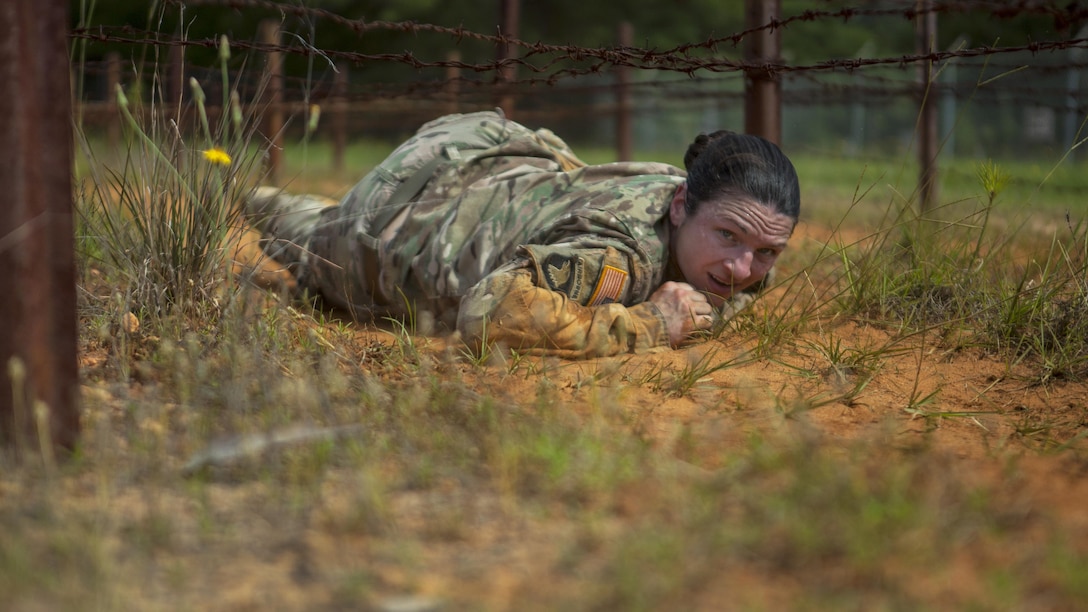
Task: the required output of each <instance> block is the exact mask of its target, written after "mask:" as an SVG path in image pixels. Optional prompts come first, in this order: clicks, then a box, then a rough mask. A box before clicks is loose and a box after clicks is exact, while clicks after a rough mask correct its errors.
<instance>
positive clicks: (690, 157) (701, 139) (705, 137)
mask: <svg viewBox="0 0 1088 612" xmlns="http://www.w3.org/2000/svg"><path fill="white" fill-rule="evenodd" d="M727 136H736V132H733V131H731V130H718V131H716V132H711V133H709V134H699V135H698V136H696V137H695V141H694V142H692V143H691V144H690V145H688V150H687V151H686V152H685V153H684V169H686V170H687V171H689V172H690V171H691V164H692V163H693V162H694V161H695V158H697V157H699V155H700V154H702V152H703V151H705V150H706V148H707V147H708V146H710V143H712V142H714V141H715V140H717V139H719V138H725V137H727Z"/></svg>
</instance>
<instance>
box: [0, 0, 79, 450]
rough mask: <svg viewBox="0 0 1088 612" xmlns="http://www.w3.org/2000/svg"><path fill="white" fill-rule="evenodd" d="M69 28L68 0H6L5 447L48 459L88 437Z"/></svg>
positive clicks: (1, 250)
mask: <svg viewBox="0 0 1088 612" xmlns="http://www.w3.org/2000/svg"><path fill="white" fill-rule="evenodd" d="M67 33H68V2H67V0H8V1H7V2H3V3H0V83H17V84H18V92H15V91H9V92H8V94H7V95H3V96H0V117H4V121H0V185H3V188H4V190H5V193H6V196H7V197H6V198H5V205H4V206H0V286H2V287H4V288H5V295H4V297H3V298H2V299H0V326H2V327H3V330H2V332H0V445H10V444H13V443H14V444H15V446H16V447H17V448H33V449H34V450H35V451H40V452H41V453H42V455H43V456H42V458H43V460H49V459H51V458H52V457H53V455H52V452H53V446H54V445H56V446H60V447H62V448H68V449H70V448H72V447H74V446H75V443H76V440H77V438H78V435H79V405H78V404H79V384H78V373H79V369H78V365H77V362H76V338H77V326H76V312H75V308H76V286H75V283H76V274H75V255H74V250H75V249H74V240H73V224H72V181H71V172H72V106H71V105H72V101H71V88H70V83H69V62H68V53H67V49H68V44H67V43H68V41H67V40H66V37H67ZM16 94H17V95H16ZM13 365H14V367H13ZM50 441H51V442H52V444H49V443H48V442H50ZM29 445H32V446H29Z"/></svg>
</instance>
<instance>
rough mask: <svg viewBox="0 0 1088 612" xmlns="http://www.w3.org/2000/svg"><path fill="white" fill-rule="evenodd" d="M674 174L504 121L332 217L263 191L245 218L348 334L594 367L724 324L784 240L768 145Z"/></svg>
mask: <svg viewBox="0 0 1088 612" xmlns="http://www.w3.org/2000/svg"><path fill="white" fill-rule="evenodd" d="M684 166H685V167H686V172H685V171H684V170H681V169H679V168H676V167H674V166H671V165H668V164H663V163H653V162H619V163H610V164H602V165H595V166H587V165H586V164H585V163H583V162H581V161H580V160H579V159H578V158H577V157H575V155H574V154H573V153H572V152H571V150H570V148H569V147H568V146H567V145H566V144H565V143H564V142H563V141H562V140H560V139H559V138H557V137H556V136H555V135H554V134H552V133H551V132H550V131H548V130H536V131H533V130H530V129H528V128H526V127H524V126H522V125H519V124H517V123H515V122H513V121H509V120H507V119H505V118H504V117H503V116H502V114H501V113H500V112H492V111H487V112H478V113H471V114H464V115H450V116H446V117H441V118H439V119H436V120H434V121H431V122H429V123H427V124H425V125H424V126H423V127H421V128H420V129H419V131H418V132H417V133H416V135H415V136H413V137H412V138H411V139H409V140H408V141H407V142H405V143H404V144H402V145H401V146H400V147H398V148H397V149H396V150H395V151H393V153H392V154H391V155H390V156H389V157H388V158H387V159H386V160H385V161H384V162H383V163H382V164H381V165H379V166H378V167H376V168H375V169H374V170H372V171H371V172H370V173H368V174H367V175H366V176H365V177H363V179H362V180H361V181H360V182H359V183H358V184H357V185H356V186H355V187H354V188H353V189H352V190H351V192H349V193H348V194H347V195H346V196H345V197H344V198H343V200H341V201H340V203H339V204H338V205H332V206H330V205H328V204H329V201H328V200H327V199H325V198H321V197H317V196H292V195H288V194H285V193H282V192H281V191H279V190H278V189H275V188H271V187H262V188H260V189H258V190H257V191H256V192H255V193H254V194H253V196H252V197H251V198H250V199H249V200H248V201H247V203H246V214H247V217H248V218H249V219H250V220H251V222H252V223H253V224H254V225H255V226H256V228H257V229H258V230H260V231H261V232H262V234H263V237H264V241H263V245H264V249H265V252H266V253H268V254H270V255H272V256H273V257H275V258H276V259H277V260H279V261H280V262H281V263H284V264H286V265H287V266H288V267H289V269H290V270H291V271H292V273H293V274H294V275H295V277H296V278H297V280H298V282H299V287H300V288H307V289H309V290H311V291H313V292H317V293H320V294H321V295H322V297H323V298H324V299H325V300H327V301H328V302H330V303H331V304H333V305H336V306H339V307H342V308H345V309H348V310H350V311H351V312H352V313H353V314H354V315H356V316H357V317H360V318H363V317H374V316H381V317H384V316H394V317H395V316H405V315H407V314H408V313H409V312H410V311H415V312H417V313H418V312H423V311H426V312H429V313H431V314H432V315H433V316H434V318H435V320H436V321H438V322H441V323H442V324H444V325H447V326H456V329H458V330H459V331H460V332H461V334H462V336H463V338H464V339H465V341H466V342H469V343H479V342H482V341H484V340H485V339H486V341H487V342H494V343H499V344H501V345H503V346H505V347H508V348H513V349H518V350H521V351H530V352H533V351H535V352H542V353H548V354H554V355H559V356H563V357H570V358H578V357H597V356H605V355H614V354H618V353H625V352H639V351H645V350H649V349H652V348H655V347H668V346H673V347H675V346H678V345H679V344H681V343H682V342H683V341H684V340H685V339H687V338H688V337H689V336H690V335H691V334H692V333H694V332H696V331H699V330H704V329H708V328H710V327H711V326H712V324H713V323H714V321H715V319H716V317H730V316H732V315H733V314H735V313H736V311H737V310H739V309H740V308H742V307H744V306H745V305H747V304H748V303H749V302H750V301H751V299H752V297H753V296H754V295H755V294H756V293H758V292H759V291H760V290H762V288H763V287H764V285H766V284H767V282H769V274H770V273H771V271H772V268H773V266H774V263H775V260H776V259H777V258H778V256H779V254H780V253H781V252H782V250H783V249H785V248H786V243H787V241H788V240H789V238H790V236H791V235H792V233H793V229H794V227H795V225H796V224H797V219H798V215H799V213H800V189H799V185H798V181H797V173H796V171H795V170H794V167H793V164H792V163H791V162H790V161H789V159H788V158H787V157H786V156H785V155H784V154H783V153H782V151H781V150H780V149H779V148H778V147H777V146H775V145H774V144H773V143H770V142H768V141H766V140H764V139H762V138H759V137H756V136H749V135H742V134H736V133H733V132H728V131H718V132H714V133H712V134H708V135H700V136H698V137H697V138H696V139H695V141H694V142H693V143H692V144H691V145H690V146H689V147H688V150H687V152H686V154H685V156H684Z"/></svg>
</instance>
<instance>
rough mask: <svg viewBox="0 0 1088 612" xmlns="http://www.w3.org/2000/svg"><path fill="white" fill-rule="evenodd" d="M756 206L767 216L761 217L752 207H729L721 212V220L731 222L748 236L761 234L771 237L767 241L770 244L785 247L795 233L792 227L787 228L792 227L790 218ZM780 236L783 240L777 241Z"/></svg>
mask: <svg viewBox="0 0 1088 612" xmlns="http://www.w3.org/2000/svg"><path fill="white" fill-rule="evenodd" d="M753 204H755V203H753ZM755 205H756V206H759V207H760V208H761V209H762V211H761V212H765V213H767V214H765V215H761V214H759V213H757V212H753V211H752V208H751V206H743V207H742V208H741V209H740V210H738V209H737V207H735V206H729V207H727V208H724V209H723V210H722V211H721V212H722V214H721V218H722V220H725V221H731V222H732V223H733V224H734V225H736V226H737V229H739V230H740V232H741V233H742V234H744V235H746V236H751V235H753V234H755V233H760V234H762V235H765V236H768V237H769V240H767V242H768V243H769V244H772V245H774V246H777V247H784V246H785V245H786V243H787V242H788V241H789V237H790V234H792V233H793V232H792V227H787V226H791V225H792V224H791V223H790V222H789V220H788V218H787V217H786V216H785V215H783V214H781V213H778V212H776V211H772V210H770V209H769V208H767V207H766V206H763V205H762V204H755ZM778 221H782V223H781V226H782V227H781V231H779V229H778V228H777V227H776V226H778V225H779V223H778ZM753 228H754V231H753ZM779 236H782V238H781V239H777V238H779Z"/></svg>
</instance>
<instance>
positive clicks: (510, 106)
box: [496, 0, 521, 117]
mask: <svg viewBox="0 0 1088 612" xmlns="http://www.w3.org/2000/svg"><path fill="white" fill-rule="evenodd" d="M520 22H521V0H499V23H500V24H501V28H502V29H501V31H500V33H501V34H502V35H503V36H506V37H508V38H517V37H518V24H519V23H520ZM515 57H516V53H515V51H514V49H513V46H512V45H510V44H509V43H505V42H504V43H500V44H499V48H498V52H497V55H496V59H497V60H498V61H499V62H502V61H503V60H507V59H514V58H515ZM517 72H518V69H517V66H515V65H514V64H507V65H505V66H503V67H501V68H499V74H498V75H496V76H497V77H498V88H497V93H498V98H497V99H498V101H497V105H498V107H499V108H501V109H502V110H503V112H504V113H505V114H506V116H507V117H513V116H514V107H515V106H516V104H517V99H516V98H515V96H514V93H513V91H512V90H511V88H512V86H513V83H514V81H515V80H517Z"/></svg>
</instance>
